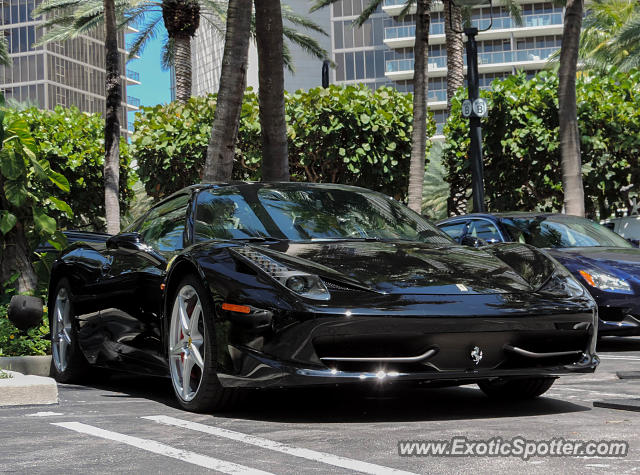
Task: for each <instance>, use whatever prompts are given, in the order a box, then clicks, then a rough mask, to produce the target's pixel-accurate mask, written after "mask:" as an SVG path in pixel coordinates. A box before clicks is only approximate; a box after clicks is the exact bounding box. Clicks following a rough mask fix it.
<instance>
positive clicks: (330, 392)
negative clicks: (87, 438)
mask: <svg viewBox="0 0 640 475" xmlns="http://www.w3.org/2000/svg"><path fill="white" fill-rule="evenodd" d="M89 386H90V387H92V388H95V389H98V390H102V391H106V393H105V394H102V395H101V396H102V397H105V398H132V399H135V398H142V399H148V400H151V401H155V402H158V403H160V404H162V405H165V406H168V407H171V408H174V409H178V410H182V408H180V406H179V405H178V403H177V401H176V400H175V397H174V394H173V389H172V387H171V382H170V380H168V379H163V378H151V377H139V376H128V375H119V374H118V375H114V376H112V377H110V378H109V379H106V380H104V381H100V382H94V383H92V384H91V385H89ZM589 410H591V407H589V406H586V405H580V404H575V403H573V402H568V401H564V400H562V399H557V398H555V397H544V396H543V397H540V398H538V399H534V400H529V401H511V402H509V401H507V402H505V401H496V400H492V399H489V398H488V397H486V396H485V395H484V394H483V393H482V392H481V391H480V390H479V389H477V387H476V386H462V387H451V388H425V387H415V386H414V387H409V386H398V387H394V386H365V387H361V386H349V385H345V386H340V387H319V388H296V389H267V390H251V391H246V392H243V393H242V397H241V398H240V402H239V403H238V404H237V405H236V407H235V408H234V409H231V410H228V411H225V412H216V413H214V414H213V415H215V416H216V417H223V418H230V419H244V420H255V421H270V422H289V423H314V422H336V423H360V422H412V421H441V420H464V419H467V420H469V419H496V418H504V417H522V416H540V415H552V414H566V413H574V412H583V411H589Z"/></svg>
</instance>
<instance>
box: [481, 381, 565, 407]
mask: <svg viewBox="0 0 640 475" xmlns="http://www.w3.org/2000/svg"><path fill="white" fill-rule="evenodd" d="M554 381H555V378H523V379H512V380H504V379H499V380H494V381H481V382H479V383H478V386H479V387H480V389H481V390H482V392H484V393H485V394H486V395H487V396H489V397H490V398H492V399H500V400H513V401H522V400H524V399H534V398H537V397H538V396H540V395H542V394H544V393H545V392H547V391H548V390H549V388H550V387H551V386H552V385H553V383H554Z"/></svg>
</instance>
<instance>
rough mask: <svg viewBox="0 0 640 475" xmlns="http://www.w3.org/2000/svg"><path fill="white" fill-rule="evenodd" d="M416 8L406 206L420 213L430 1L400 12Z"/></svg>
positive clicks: (325, 0)
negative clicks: (411, 119)
mask: <svg viewBox="0 0 640 475" xmlns="http://www.w3.org/2000/svg"><path fill="white" fill-rule="evenodd" d="M336 1H338V0H316V3H315V4H314V5H313V7H311V11H312V12H313V11H315V10H318V9H320V8H322V7H326V6H327V5H331V4H333V3H335V2H336ZM382 2H383V0H369V5H368V6H367V7H366V8H365V9H364V10H363V11H362V14H361V15H360V16H359V17H358V18H357V19H356V20H355V23H356V25H358V26H362V24H363V23H364V22H365V21H367V20H368V19H369V17H370V16H371V14H373V13H374V12H375V11H376V10H377V9H378V7H379V6H380V5H381V4H382ZM414 6H415V7H416V41H415V47H414V56H415V65H414V72H413V131H412V137H411V138H412V146H411V162H410V167H409V193H408V205H409V207H410V208H411V209H413V210H415V211H417V212H418V213H419V212H420V208H421V206H422V187H423V182H424V173H425V164H426V143H427V88H428V85H429V81H428V77H427V56H428V54H429V25H430V23H431V15H430V13H431V0H406V4H405V6H404V8H403V10H402V12H401V15H406V14H407V13H408V12H409V10H410V9H411V8H412V7H414Z"/></svg>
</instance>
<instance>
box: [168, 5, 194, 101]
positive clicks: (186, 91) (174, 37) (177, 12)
mask: <svg viewBox="0 0 640 475" xmlns="http://www.w3.org/2000/svg"><path fill="white" fill-rule="evenodd" d="M162 18H163V20H164V26H165V28H166V29H167V32H168V33H169V40H170V41H171V42H172V45H173V54H174V60H173V65H174V67H175V75H176V99H177V100H179V101H181V102H185V101H187V100H188V99H189V98H190V97H191V84H192V77H191V38H193V37H194V36H195V34H196V31H197V29H198V27H199V26H200V3H199V2H198V0H162Z"/></svg>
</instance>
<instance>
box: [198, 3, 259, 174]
mask: <svg viewBox="0 0 640 475" xmlns="http://www.w3.org/2000/svg"><path fill="white" fill-rule="evenodd" d="M251 10H252V1H251V0H229V7H228V10H227V27H226V34H225V42H224V53H223V55H222V71H221V73H220V89H219V91H218V99H217V105H216V110H215V112H214V114H213V129H212V131H211V138H210V140H209V147H208V148H207V159H206V162H205V166H204V170H203V177H202V179H203V181H204V182H209V183H210V182H216V181H222V182H226V181H230V179H231V173H232V172H233V159H234V157H235V149H236V140H237V137H238V126H239V123H240V112H241V111H242V99H243V97H244V89H245V84H246V76H247V62H248V58H249V39H250V34H249V29H250V26H251Z"/></svg>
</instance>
